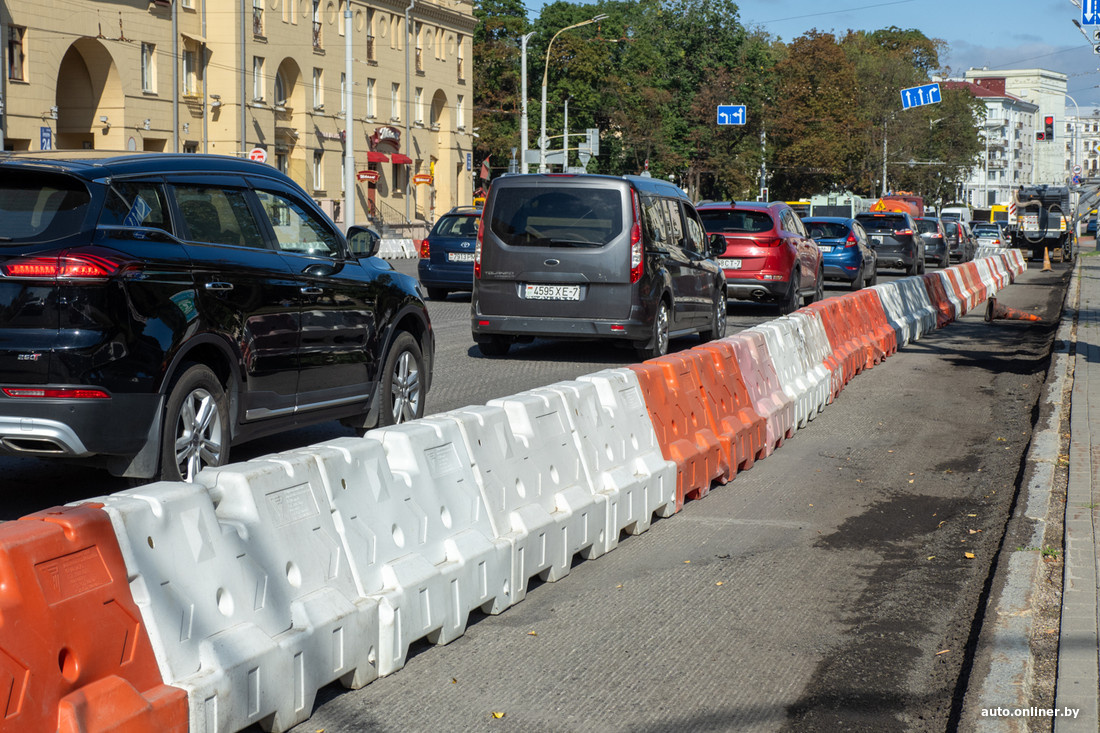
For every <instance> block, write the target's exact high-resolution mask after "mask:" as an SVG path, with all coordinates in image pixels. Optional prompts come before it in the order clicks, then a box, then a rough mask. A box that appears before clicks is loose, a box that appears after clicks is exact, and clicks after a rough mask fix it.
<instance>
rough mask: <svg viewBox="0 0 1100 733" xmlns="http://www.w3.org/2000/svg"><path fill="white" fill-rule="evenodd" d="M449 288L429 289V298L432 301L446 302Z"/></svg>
mask: <svg viewBox="0 0 1100 733" xmlns="http://www.w3.org/2000/svg"><path fill="white" fill-rule="evenodd" d="M447 293H448V290H447V288H428V297H429V298H431V299H432V300H446V299H447Z"/></svg>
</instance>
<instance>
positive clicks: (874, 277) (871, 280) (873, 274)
mask: <svg viewBox="0 0 1100 733" xmlns="http://www.w3.org/2000/svg"><path fill="white" fill-rule="evenodd" d="M877 284H878V263H876V264H875V268H874V269H873V270H871V277H869V278H867V287H871V286H872V285H877Z"/></svg>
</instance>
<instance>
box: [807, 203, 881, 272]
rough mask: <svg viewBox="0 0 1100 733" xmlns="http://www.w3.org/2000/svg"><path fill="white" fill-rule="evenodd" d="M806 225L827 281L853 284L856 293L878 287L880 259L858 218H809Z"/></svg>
mask: <svg viewBox="0 0 1100 733" xmlns="http://www.w3.org/2000/svg"><path fill="white" fill-rule="evenodd" d="M802 224H803V226H805V227H806V229H807V230H808V231H809V233H810V237H811V238H812V239H813V240H814V241H815V242H817V246H818V248H819V249H820V250H821V260H822V263H823V264H824V266H825V277H826V278H828V279H830V280H842V281H844V282H846V283H849V285H850V286H851V288H852V290H859V289H860V288H862V287H863V286H864V285H874V284H875V282H876V281H877V280H878V274H877V270H878V256H877V255H876V254H875V250H873V249H871V242H870V240H869V239H868V238H867V232H865V231H864V230H863V225H861V224H860V223H859V222H858V221H856V220H855V219H848V218H844V217H832V216H813V217H807V218H805V219H803V220H802Z"/></svg>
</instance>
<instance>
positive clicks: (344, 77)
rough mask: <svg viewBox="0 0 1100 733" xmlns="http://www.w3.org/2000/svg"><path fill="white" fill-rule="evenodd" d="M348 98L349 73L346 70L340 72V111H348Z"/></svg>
mask: <svg viewBox="0 0 1100 733" xmlns="http://www.w3.org/2000/svg"><path fill="white" fill-rule="evenodd" d="M347 98H348V74H347V72H346V71H341V72H340V113H341V114H343V113H345V112H347V111H348V110H347V106H348V105H347V101H346V100H347Z"/></svg>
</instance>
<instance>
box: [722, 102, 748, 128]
mask: <svg viewBox="0 0 1100 733" xmlns="http://www.w3.org/2000/svg"><path fill="white" fill-rule="evenodd" d="M718 124H719V125H743V124H745V105H743V104H720V105H718Z"/></svg>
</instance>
